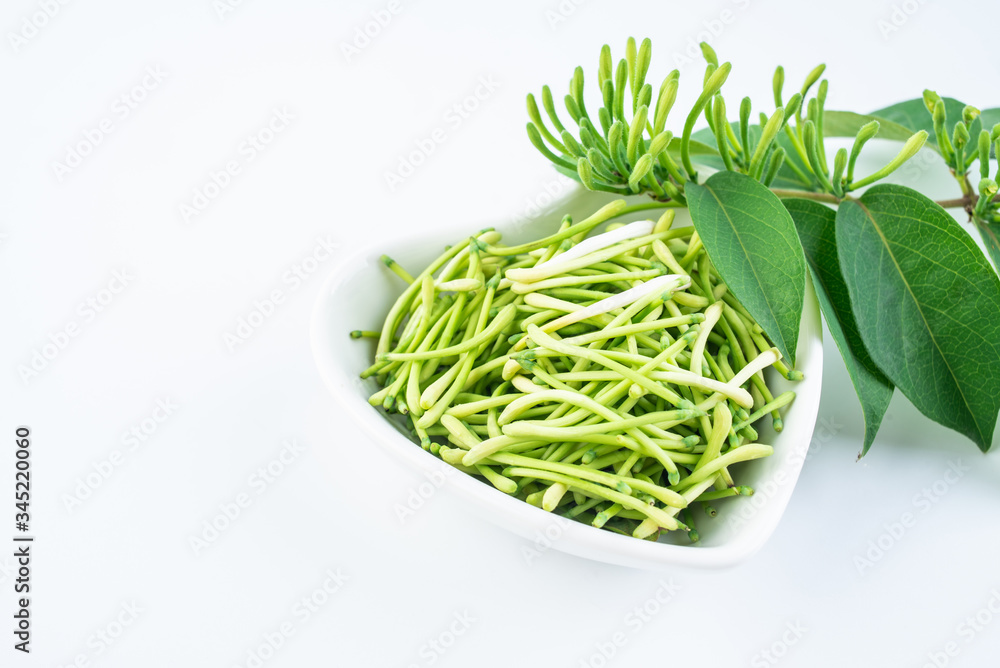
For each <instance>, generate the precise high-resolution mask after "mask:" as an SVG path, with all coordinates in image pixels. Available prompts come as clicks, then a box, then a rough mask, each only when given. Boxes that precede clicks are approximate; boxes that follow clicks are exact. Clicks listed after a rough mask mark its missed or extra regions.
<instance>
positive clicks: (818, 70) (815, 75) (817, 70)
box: [802, 64, 826, 97]
mask: <svg viewBox="0 0 1000 668" xmlns="http://www.w3.org/2000/svg"><path fill="white" fill-rule="evenodd" d="M825 70H826V65H825V64H820V65H817V66H816V67H814V68H813V71H812V72H810V73H809V75H808V76H806V80H805V83H803V84H802V97H805V96H806V93H808V92H809V89H810V88H812V85H813V84H814V83H816V82H817V81H819V78H820V77H821V76H823V72H824V71H825Z"/></svg>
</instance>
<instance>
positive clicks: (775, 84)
mask: <svg viewBox="0 0 1000 668" xmlns="http://www.w3.org/2000/svg"><path fill="white" fill-rule="evenodd" d="M771 86H772V88H773V89H774V106H776V107H780V106H782V104H781V89H782V88H784V87H785V68H784V67H782V66H781V65H778V68H777V69H776V70H774V79H773V80H772V82H771Z"/></svg>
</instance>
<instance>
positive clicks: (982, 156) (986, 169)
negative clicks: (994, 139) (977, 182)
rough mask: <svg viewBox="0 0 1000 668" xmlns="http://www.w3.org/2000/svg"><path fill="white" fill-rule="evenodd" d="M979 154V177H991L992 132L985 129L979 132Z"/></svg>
mask: <svg viewBox="0 0 1000 668" xmlns="http://www.w3.org/2000/svg"><path fill="white" fill-rule="evenodd" d="M976 148H977V152H978V153H979V155H978V158H979V176H980V178H984V179H985V178H987V177H989V175H990V131H989V130H986V129H985V128H984V129H982V130H980V131H979V142H978V145H977V146H976Z"/></svg>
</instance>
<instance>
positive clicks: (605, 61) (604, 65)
mask: <svg viewBox="0 0 1000 668" xmlns="http://www.w3.org/2000/svg"><path fill="white" fill-rule="evenodd" d="M605 81H611V47H610V46H608V45H607V44H605V45H604V46H602V47H601V57H600V59H599V60H598V62H597V83H598V84H600V85H601V88H603V87H604V82H605Z"/></svg>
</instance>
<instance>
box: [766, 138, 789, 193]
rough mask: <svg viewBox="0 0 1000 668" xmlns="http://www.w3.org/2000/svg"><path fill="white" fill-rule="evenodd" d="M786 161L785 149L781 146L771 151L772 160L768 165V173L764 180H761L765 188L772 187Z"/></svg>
mask: <svg viewBox="0 0 1000 668" xmlns="http://www.w3.org/2000/svg"><path fill="white" fill-rule="evenodd" d="M784 161H785V149H784V148H782V147H781V146H779V147H777V148H776V149H774V150H773V151H771V158H770V160H769V161H768V163H767V172H766V173H765V174H764V178H763V179H762V180H761V183H763V184H764V185H765V186H770V185H771V184H772V183H773V182H774V179H775V177H776V176H778V170H780V169H781V165H782V163H784Z"/></svg>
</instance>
